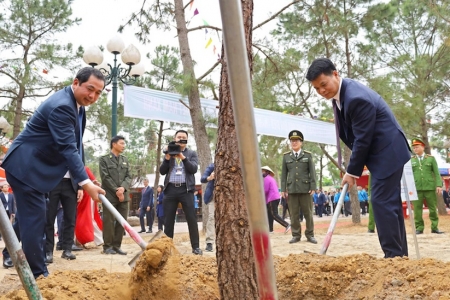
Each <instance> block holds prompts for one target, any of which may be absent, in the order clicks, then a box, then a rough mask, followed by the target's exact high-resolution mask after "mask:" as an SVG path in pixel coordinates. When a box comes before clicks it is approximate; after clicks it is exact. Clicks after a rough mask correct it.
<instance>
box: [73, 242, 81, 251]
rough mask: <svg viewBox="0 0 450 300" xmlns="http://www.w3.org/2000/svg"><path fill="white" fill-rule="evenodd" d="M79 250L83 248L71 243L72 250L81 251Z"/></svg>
mask: <svg viewBox="0 0 450 300" xmlns="http://www.w3.org/2000/svg"><path fill="white" fill-rule="evenodd" d="M81 250H83V248H81V247H78V246H77V245H75V244H73V245H72V251H81Z"/></svg>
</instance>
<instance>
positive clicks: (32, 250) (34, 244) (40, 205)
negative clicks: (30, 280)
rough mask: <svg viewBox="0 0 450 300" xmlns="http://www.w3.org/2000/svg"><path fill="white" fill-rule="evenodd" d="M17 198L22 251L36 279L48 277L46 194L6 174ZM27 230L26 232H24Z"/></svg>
mask: <svg viewBox="0 0 450 300" xmlns="http://www.w3.org/2000/svg"><path fill="white" fill-rule="evenodd" d="M6 180H7V181H8V183H9V184H10V185H11V187H12V189H13V191H14V196H15V198H16V206H17V215H16V216H17V219H18V221H19V222H18V225H19V228H22V230H19V233H20V240H21V241H22V249H23V252H24V254H25V256H26V258H27V261H28V264H29V265H30V268H31V272H33V275H34V277H35V278H37V277H39V276H40V275H44V276H47V275H48V270H47V266H46V265H45V239H44V238H45V220H46V218H45V211H46V200H45V197H44V194H43V193H41V192H39V191H36V190H35V189H33V188H31V187H29V186H28V185H26V184H25V183H23V182H21V181H20V180H18V179H16V178H15V177H14V176H12V175H10V174H9V173H6ZM24 229H25V230H24Z"/></svg>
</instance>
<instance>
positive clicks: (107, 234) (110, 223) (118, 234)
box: [103, 197, 128, 249]
mask: <svg viewBox="0 0 450 300" xmlns="http://www.w3.org/2000/svg"><path fill="white" fill-rule="evenodd" d="M110 198H111V199H112V197H110ZM111 199H109V198H108V200H109V201H110V202H111V205H112V206H114V208H115V209H116V210H117V211H118V212H119V213H120V215H121V216H122V217H123V218H124V219H125V220H126V219H127V216H128V202H127V201H126V202H112V201H111ZM115 201H117V200H115ZM124 232H125V229H124V228H123V227H122V225H121V224H120V223H119V222H117V221H116V218H115V217H114V215H113V214H112V213H111V212H110V211H109V210H108V209H104V210H103V249H108V248H120V247H121V246H122V239H123V234H124Z"/></svg>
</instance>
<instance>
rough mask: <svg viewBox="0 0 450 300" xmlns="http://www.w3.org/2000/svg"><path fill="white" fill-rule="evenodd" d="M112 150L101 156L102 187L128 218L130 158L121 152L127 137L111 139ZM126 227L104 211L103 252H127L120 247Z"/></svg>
mask: <svg viewBox="0 0 450 300" xmlns="http://www.w3.org/2000/svg"><path fill="white" fill-rule="evenodd" d="M110 146H111V152H110V153H109V154H106V155H104V156H102V157H100V166H99V167H100V178H101V180H102V187H103V188H104V189H105V191H106V198H107V199H108V200H109V202H111V204H112V205H113V206H114V207H115V208H116V209H117V211H118V212H119V213H120V214H121V215H122V217H124V218H125V219H127V216H128V199H129V198H128V193H127V192H128V190H129V188H130V183H131V177H130V173H129V165H128V159H127V158H126V157H125V156H123V155H122V154H121V153H122V152H123V151H124V150H125V138H124V137H123V136H120V135H118V136H115V137H113V138H112V139H111V144H110ZM123 235H124V229H123V227H122V225H120V223H119V222H115V218H114V215H113V214H112V213H111V212H110V211H108V210H107V209H105V210H104V211H103V241H104V244H103V253H104V254H121V255H126V254H127V253H126V252H124V251H122V249H120V246H121V245H122V238H123Z"/></svg>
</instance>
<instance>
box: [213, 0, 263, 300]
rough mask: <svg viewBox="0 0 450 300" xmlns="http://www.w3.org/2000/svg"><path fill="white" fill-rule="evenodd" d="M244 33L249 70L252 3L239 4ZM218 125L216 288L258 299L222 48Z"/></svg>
mask: <svg viewBox="0 0 450 300" xmlns="http://www.w3.org/2000/svg"><path fill="white" fill-rule="evenodd" d="M242 9H243V19H244V30H245V38H246V44H247V53H248V58H249V67H250V70H251V69H252V68H251V66H252V52H251V41H252V32H251V28H252V14H253V1H252V0H249V1H245V0H244V1H242ZM222 57H223V63H222V70H221V74H220V86H219V103H220V107H219V121H218V125H219V128H218V136H219V137H220V138H219V139H217V146H216V158H215V166H216V168H215V172H216V173H215V174H216V182H215V190H214V195H215V203H216V206H215V208H216V211H215V220H216V244H217V252H216V257H217V267H218V280H217V281H218V284H219V289H220V295H221V299H258V287H257V280H256V268H255V260H254V257H253V249H252V244H251V238H250V228H249V222H248V216H247V207H246V204H245V203H246V202H245V198H244V197H245V195H244V183H243V179H242V170H241V168H240V160H239V151H238V142H237V136H236V128H235V121H234V116H233V107H232V101H231V95H230V86H229V80H228V70H227V64H226V57H225V51H224V47H223V46H222Z"/></svg>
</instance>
